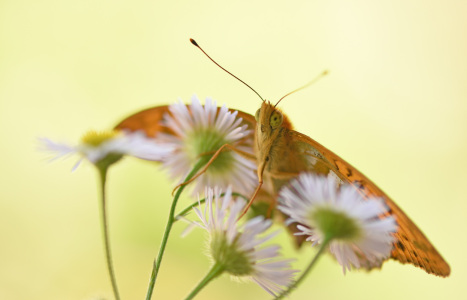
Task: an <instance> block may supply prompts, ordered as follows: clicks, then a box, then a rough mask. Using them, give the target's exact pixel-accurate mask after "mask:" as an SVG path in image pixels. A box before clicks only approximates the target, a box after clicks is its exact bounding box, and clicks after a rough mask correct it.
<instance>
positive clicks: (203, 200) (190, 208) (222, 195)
mask: <svg viewBox="0 0 467 300" xmlns="http://www.w3.org/2000/svg"><path fill="white" fill-rule="evenodd" d="M224 195H225V193H222V194H221V195H220V196H221V197H224ZM232 196H234V197H241V198H243V199H244V200H245V201H247V202H248V200H250V199H248V198H246V197H245V196H243V195H242V194H239V193H232ZM205 201H206V198H204V199H201V200H199V202H198V201H197V202H195V203H193V204H191V205H190V206H188V207H187V208H185V209H184V210H182V211H181V212H180V213H178V214H177V215H176V216H175V218H174V222H177V221H178V220H179V219H180V217H183V216H186V214H187V213H188V212H189V211H190V210H192V209H193V207H195V206H196V205H198V204H202V203H204V202H205Z"/></svg>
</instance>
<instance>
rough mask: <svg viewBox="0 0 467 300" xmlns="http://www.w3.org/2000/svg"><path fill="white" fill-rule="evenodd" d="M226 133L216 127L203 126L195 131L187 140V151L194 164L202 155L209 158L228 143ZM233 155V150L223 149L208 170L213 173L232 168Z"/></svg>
mask: <svg viewBox="0 0 467 300" xmlns="http://www.w3.org/2000/svg"><path fill="white" fill-rule="evenodd" d="M227 143H228V141H226V140H225V137H224V135H222V134H220V133H219V132H218V131H217V130H216V129H213V128H203V129H199V130H195V131H193V132H192V133H191V134H189V135H188V136H187V138H186V140H185V149H184V150H185V153H187V154H188V155H189V159H190V161H191V162H192V164H195V163H196V162H198V161H199V159H200V158H201V157H205V158H206V159H207V160H209V159H210V158H211V157H212V156H213V155H214V153H216V151H217V150H219V148H220V147H222V146H223V145H225V144H227ZM232 163H233V156H232V152H231V151H223V152H221V153H220V154H219V156H217V158H216V159H215V160H214V161H213V162H212V164H211V165H210V166H209V168H208V170H207V172H209V173H211V174H219V173H224V172H226V171H229V170H231V167H232Z"/></svg>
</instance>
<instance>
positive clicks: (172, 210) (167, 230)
mask: <svg viewBox="0 0 467 300" xmlns="http://www.w3.org/2000/svg"><path fill="white" fill-rule="evenodd" d="M208 161H209V158H208V159H206V158H201V159H200V160H199V161H198V162H197V163H196V165H195V166H194V167H193V170H191V172H190V173H189V174H188V175H187V176H186V178H185V180H184V182H186V181H188V180H190V179H191V178H192V177H193V176H194V175H196V173H197V172H198V171H199V170H200V169H201V167H203V166H204V165H205V164H206V163H207V162H208ZM185 187H186V185H182V186H180V188H179V189H178V190H177V192H176V193H175V197H174V199H173V201H172V206H171V207H170V212H169V218H168V220H167V225H166V227H165V232H164V236H163V237H162V242H161V246H160V248H159V253H158V255H157V259H156V260H155V261H154V263H153V266H152V272H151V279H150V281H149V287H148V291H147V293H146V300H150V299H151V297H152V293H153V291H154V285H155V284H156V278H157V273H159V269H160V266H161V261H162V256H163V255H164V252H165V247H166V246H167V241H168V239H169V235H170V231H171V230H172V225H173V223H174V221H175V207H176V206H177V202H178V198H180V195H181V194H182V192H183V190H184V189H185Z"/></svg>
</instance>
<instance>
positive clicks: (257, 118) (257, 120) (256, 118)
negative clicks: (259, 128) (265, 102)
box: [255, 108, 261, 122]
mask: <svg viewBox="0 0 467 300" xmlns="http://www.w3.org/2000/svg"><path fill="white" fill-rule="evenodd" d="M260 110H261V108H258V110H257V111H256V113H255V120H256V122H259V111H260Z"/></svg>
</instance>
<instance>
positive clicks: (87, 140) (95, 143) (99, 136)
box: [81, 130, 119, 148]
mask: <svg viewBox="0 0 467 300" xmlns="http://www.w3.org/2000/svg"><path fill="white" fill-rule="evenodd" d="M118 134H119V132H118V131H115V130H111V131H110V130H109V131H95V130H90V131H88V132H86V133H85V134H84V135H83V136H82V137H81V142H82V143H83V144H86V145H88V146H92V147H96V148H97V147H99V146H100V145H101V144H102V143H103V142H106V141H108V140H111V139H113V138H115V137H116V136H117V135H118Z"/></svg>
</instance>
